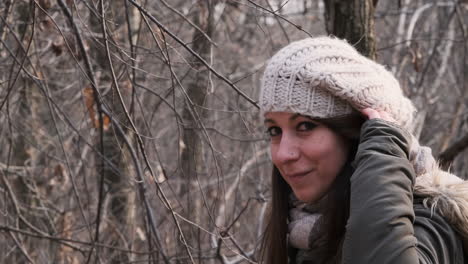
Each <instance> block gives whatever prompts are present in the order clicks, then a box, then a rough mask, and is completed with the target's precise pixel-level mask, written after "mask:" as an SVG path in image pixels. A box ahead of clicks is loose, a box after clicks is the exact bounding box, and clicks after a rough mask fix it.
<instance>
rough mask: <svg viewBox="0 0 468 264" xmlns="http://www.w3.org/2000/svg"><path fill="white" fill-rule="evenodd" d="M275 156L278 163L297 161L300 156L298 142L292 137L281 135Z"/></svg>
mask: <svg viewBox="0 0 468 264" xmlns="http://www.w3.org/2000/svg"><path fill="white" fill-rule="evenodd" d="M276 155H277V160H278V161H279V162H290V161H295V160H297V159H298V158H299V156H300V150H299V145H298V142H297V141H296V140H295V139H294V137H291V136H288V135H284V134H283V137H282V138H281V142H280V144H279V148H278V150H277V153H276Z"/></svg>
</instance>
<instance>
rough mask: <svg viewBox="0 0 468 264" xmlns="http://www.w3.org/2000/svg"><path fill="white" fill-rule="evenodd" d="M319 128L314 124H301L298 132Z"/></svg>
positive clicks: (298, 126)
mask: <svg viewBox="0 0 468 264" xmlns="http://www.w3.org/2000/svg"><path fill="white" fill-rule="evenodd" d="M315 127H317V124H315V123H312V122H301V123H299V124H298V125H297V130H298V131H310V130H312V129H314V128H315Z"/></svg>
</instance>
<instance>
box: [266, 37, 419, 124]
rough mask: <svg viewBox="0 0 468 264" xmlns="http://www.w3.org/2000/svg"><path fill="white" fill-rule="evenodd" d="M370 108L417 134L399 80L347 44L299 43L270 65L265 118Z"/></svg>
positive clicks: (323, 40)
mask: <svg viewBox="0 0 468 264" xmlns="http://www.w3.org/2000/svg"><path fill="white" fill-rule="evenodd" d="M367 107H370V108H373V109H375V110H384V111H386V112H388V113H389V114H390V115H391V117H392V118H393V119H395V120H396V123H397V124H398V125H400V126H402V127H405V128H406V129H408V130H412V129H411V128H412V127H411V124H412V120H413V113H414V112H415V108H414V106H413V104H412V103H411V101H410V100H409V99H408V98H406V97H405V96H404V95H403V93H402V90H401V88H400V85H399V84H398V81H397V80H396V79H395V77H394V76H393V75H392V74H391V73H390V72H389V71H387V70H386V69H385V68H384V67H383V66H382V65H380V64H378V63H376V62H374V61H372V60H370V59H368V58H366V57H364V56H362V55H361V54H359V53H358V52H357V50H356V49H355V48H354V47H353V46H351V45H350V44H348V43H347V42H346V41H344V40H340V39H337V38H333V37H316V38H307V39H303V40H300V41H296V42H293V43H290V44H289V45H287V46H286V47H284V48H283V49H281V50H280V51H279V52H277V53H276V54H275V55H274V56H273V57H272V58H271V59H270V61H269V62H268V64H267V66H266V69H265V73H264V76H263V80H262V87H261V92H260V109H261V110H262V112H264V113H265V112H292V113H300V114H303V115H307V116H310V117H312V118H318V119H320V118H332V117H339V116H345V115H348V114H351V113H352V112H353V108H354V109H356V110H362V109H364V108H367Z"/></svg>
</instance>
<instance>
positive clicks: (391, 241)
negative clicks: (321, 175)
mask: <svg viewBox="0 0 468 264" xmlns="http://www.w3.org/2000/svg"><path fill="white" fill-rule="evenodd" d="M410 140H411V136H410V135H409V134H408V133H407V132H406V131H404V130H402V129H400V128H398V127H397V126H395V125H393V124H389V123H387V122H384V121H383V120H379V119H373V120H370V121H367V122H366V123H364V125H363V128H362V130H361V142H360V145H359V149H358V152H357V154H356V158H355V160H354V166H355V169H356V170H355V172H354V173H353V176H352V177H351V197H350V199H351V201H350V203H351V205H350V217H349V220H348V223H347V225H346V233H345V240H344V245H343V258H342V263H343V264H367V263H376V264H387V263H395V264H396V263H406V264H413V263H414V264H416V263H421V264H423V263H424V264H435V263H438V264H464V263H468V259H467V258H466V256H464V252H463V244H462V240H461V236H460V235H459V234H457V233H456V231H455V230H454V228H453V227H452V226H451V225H449V223H448V222H447V221H446V220H445V219H444V218H443V217H441V216H440V215H438V213H437V212H431V210H430V209H428V208H425V207H424V206H423V205H422V198H424V197H418V196H415V195H413V187H414V184H415V173H414V171H413V167H412V165H411V163H410V162H409V161H408V160H409V157H408V155H409V147H410V143H411V142H410ZM466 224H468V223H466Z"/></svg>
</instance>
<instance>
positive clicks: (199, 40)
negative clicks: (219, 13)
mask: <svg viewBox="0 0 468 264" xmlns="http://www.w3.org/2000/svg"><path fill="white" fill-rule="evenodd" d="M214 3H215V2H214V1H211V0H206V1H198V7H199V8H198V13H197V15H196V16H195V18H194V23H195V24H196V25H197V26H198V27H199V28H200V29H201V30H203V31H204V32H205V34H206V35H207V36H208V37H210V38H211V36H212V31H213V8H214V5H215V4H214ZM192 43H193V47H192V48H193V50H194V51H195V52H197V53H198V54H199V55H200V56H201V57H202V58H203V59H204V60H205V61H208V62H209V61H210V54H211V43H210V41H209V40H208V39H207V38H206V37H205V36H204V35H203V34H202V33H201V32H199V31H198V30H196V29H194V33H193V38H192ZM190 66H191V68H192V69H193V70H192V72H193V73H192V77H191V78H188V79H189V82H188V83H187V86H186V89H187V95H188V98H189V99H190V101H189V100H188V98H187V100H186V104H185V108H184V110H183V113H182V117H183V119H184V130H183V138H182V142H181V146H183V147H182V150H181V161H182V164H181V166H182V177H183V179H184V181H183V183H182V185H181V195H182V196H186V198H187V206H186V208H185V209H186V213H187V217H188V218H189V219H190V218H192V216H193V213H198V214H199V213H200V212H199V210H196V209H195V208H198V207H199V205H196V204H194V202H197V201H198V202H199V201H200V199H193V197H191V194H190V190H191V188H194V187H195V186H197V185H196V184H195V182H196V179H197V177H198V176H197V173H200V171H201V170H202V169H203V168H202V166H204V164H203V146H202V142H201V134H202V133H201V122H203V119H204V118H206V117H207V113H206V110H203V109H202V108H201V107H203V106H204V105H205V102H206V98H207V95H208V93H209V89H210V81H209V71H208V69H207V68H206V67H205V66H204V65H203V64H202V63H201V62H200V61H198V60H197V59H196V58H193V60H191V61H190ZM197 119H198V120H197ZM191 230H192V229H191V228H184V230H183V231H184V233H185V235H186V236H187V239H188V241H190V240H191Z"/></svg>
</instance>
